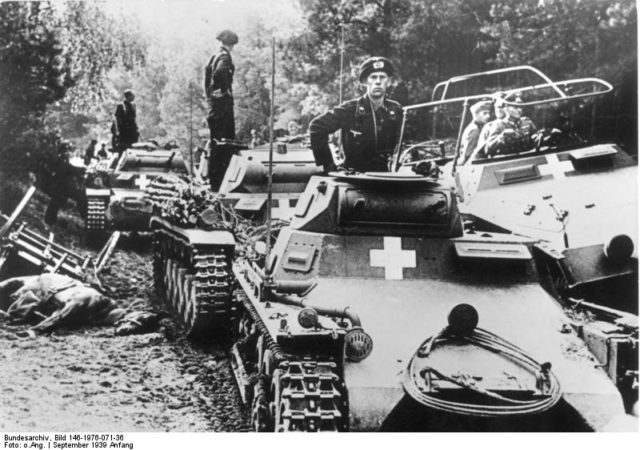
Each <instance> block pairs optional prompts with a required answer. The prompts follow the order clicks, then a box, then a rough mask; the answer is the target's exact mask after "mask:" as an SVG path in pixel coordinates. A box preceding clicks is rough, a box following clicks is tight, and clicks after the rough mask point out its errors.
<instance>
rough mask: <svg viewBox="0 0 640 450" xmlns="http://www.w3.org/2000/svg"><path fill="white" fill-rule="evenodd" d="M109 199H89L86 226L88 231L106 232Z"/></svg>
mask: <svg viewBox="0 0 640 450" xmlns="http://www.w3.org/2000/svg"><path fill="white" fill-rule="evenodd" d="M108 203H109V199H108V198H105V197H87V218H86V220H85V226H86V229H87V230H90V231H93V230H104V229H105V228H106V226H107V223H106V221H107V204H108Z"/></svg>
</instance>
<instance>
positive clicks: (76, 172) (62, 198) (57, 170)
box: [44, 141, 86, 226]
mask: <svg viewBox="0 0 640 450" xmlns="http://www.w3.org/2000/svg"><path fill="white" fill-rule="evenodd" d="M72 151H73V147H72V145H71V143H70V142H69V141H62V142H61V143H60V145H58V154H57V159H56V161H55V163H54V164H53V167H52V170H51V173H50V174H49V175H50V176H51V184H50V191H49V195H50V196H51V201H50V202H49V206H47V210H46V211H45V214H44V221H45V223H46V224H47V225H49V226H53V225H55V224H56V221H57V219H58V211H59V210H60V208H61V207H62V206H64V204H65V202H66V201H67V198H72V199H73V200H75V202H76V206H77V208H78V210H79V211H80V214H82V215H83V216H84V214H85V212H86V211H85V210H86V200H85V199H84V196H83V191H82V192H81V191H80V190H79V187H78V186H77V184H78V180H79V177H81V176H82V175H83V174H84V169H81V168H79V167H75V166H73V165H71V163H70V162H69V159H70V157H71V153H72Z"/></svg>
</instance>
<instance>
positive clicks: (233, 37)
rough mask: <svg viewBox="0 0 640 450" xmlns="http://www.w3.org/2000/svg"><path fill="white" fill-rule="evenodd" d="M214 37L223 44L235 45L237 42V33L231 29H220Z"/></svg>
mask: <svg viewBox="0 0 640 450" xmlns="http://www.w3.org/2000/svg"><path fill="white" fill-rule="evenodd" d="M216 39H217V40H219V41H220V42H222V43H223V44H225V45H236V44H237V43H238V35H237V34H235V33H234V32H233V31H231V30H222V31H221V32H220V33H218V35H217V36H216Z"/></svg>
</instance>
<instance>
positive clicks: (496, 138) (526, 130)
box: [480, 97, 537, 156]
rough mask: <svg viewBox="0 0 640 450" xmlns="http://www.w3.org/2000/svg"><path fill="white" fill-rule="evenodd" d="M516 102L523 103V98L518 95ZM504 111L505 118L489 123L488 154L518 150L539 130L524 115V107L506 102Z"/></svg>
mask: <svg viewBox="0 0 640 450" xmlns="http://www.w3.org/2000/svg"><path fill="white" fill-rule="evenodd" d="M514 103H522V99H521V98H520V97H516V98H515V100H514ZM504 112H505V117H504V118H503V119H497V120H494V121H493V122H491V123H490V124H488V125H487V126H488V129H487V141H486V143H485V144H484V154H485V155H487V156H494V155H497V154H501V153H502V154H504V153H510V152H512V151H513V150H514V149H515V150H518V149H519V148H521V147H522V146H523V145H527V144H528V142H527V141H529V139H530V138H531V135H532V134H533V133H535V132H536V131H537V128H536V126H535V124H534V123H533V122H532V121H531V119H529V118H528V117H525V116H523V115H522V114H523V112H522V107H520V106H516V105H512V104H506V103H505V107H504ZM480 151H482V150H480Z"/></svg>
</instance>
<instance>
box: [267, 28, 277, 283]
mask: <svg viewBox="0 0 640 450" xmlns="http://www.w3.org/2000/svg"><path fill="white" fill-rule="evenodd" d="M275 84H276V37H275V36H273V37H272V38H271V105H270V113H269V115H270V117H269V175H268V178H267V181H268V184H267V211H266V212H267V214H266V217H267V250H266V254H265V257H264V261H265V274H266V275H267V278H268V279H270V278H271V261H270V258H271V196H272V191H273V116H274V113H275V106H274V100H273V97H274V95H275Z"/></svg>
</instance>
